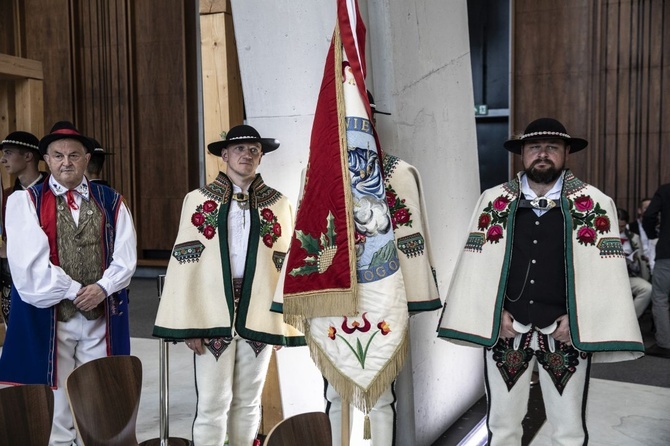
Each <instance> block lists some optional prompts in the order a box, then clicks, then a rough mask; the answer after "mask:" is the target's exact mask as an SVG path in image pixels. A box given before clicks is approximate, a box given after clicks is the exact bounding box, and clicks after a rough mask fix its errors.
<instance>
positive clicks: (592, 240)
mask: <svg viewBox="0 0 670 446" xmlns="http://www.w3.org/2000/svg"><path fill="white" fill-rule="evenodd" d="M597 238H598V235H597V234H596V231H595V230H593V229H592V228H589V227H588V226H582V227H581V228H579V230H578V231H577V240H579V243H581V244H583V245H595V244H596V239H597Z"/></svg>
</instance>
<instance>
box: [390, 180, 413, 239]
mask: <svg viewBox="0 0 670 446" xmlns="http://www.w3.org/2000/svg"><path fill="white" fill-rule="evenodd" d="M386 204H388V207H389V212H390V213H391V221H392V222H393V229H397V228H398V226H409V227H410V228H411V227H412V213H411V212H410V211H409V208H408V207H407V205H406V204H405V200H404V199H400V198H399V197H398V194H397V193H396V191H395V189H393V187H391V185H387V186H386Z"/></svg>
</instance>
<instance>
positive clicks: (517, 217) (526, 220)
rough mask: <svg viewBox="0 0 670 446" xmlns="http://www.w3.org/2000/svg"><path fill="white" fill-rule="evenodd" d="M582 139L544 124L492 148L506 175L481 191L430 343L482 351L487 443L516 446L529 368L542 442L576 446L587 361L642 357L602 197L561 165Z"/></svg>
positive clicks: (614, 230)
mask: <svg viewBox="0 0 670 446" xmlns="http://www.w3.org/2000/svg"><path fill="white" fill-rule="evenodd" d="M586 146H587V142H586V140H584V139H581V138H574V137H571V136H570V135H569V134H568V132H567V131H566V129H565V127H564V126H563V124H561V123H560V122H559V121H557V120H555V119H551V118H541V119H538V120H535V121H533V122H531V123H530V124H529V125H528V127H526V130H525V131H524V133H523V134H521V135H520V136H518V137H516V138H513V139H510V140H508V141H506V142H505V143H504V147H505V148H506V149H507V150H509V151H510V152H513V153H516V154H519V155H521V158H522V161H523V167H524V170H523V171H522V172H520V173H518V174H517V176H516V178H514V179H512V180H510V181H509V182H507V183H504V184H501V185H499V186H496V187H494V188H491V189H489V190H487V191H485V192H484V193H483V194H482V195H481V197H480V199H479V202H478V203H477V205H476V207H475V212H474V214H473V217H472V219H471V224H470V233H469V236H468V239H467V242H466V244H465V248H464V250H463V252H462V253H461V256H460V259H459V262H458V265H457V267H456V270H455V271H454V275H453V277H454V279H453V281H452V283H451V285H450V288H449V291H448V293H447V297H446V303H445V309H444V314H443V317H442V321H441V322H440V327H439V331H438V336H439V337H442V338H445V339H447V340H450V341H452V342H455V343H460V344H466V345H471V346H479V347H484V349H483V353H484V359H485V361H484V364H485V365H484V370H485V384H486V393H487V400H488V419H487V427H488V441H489V444H490V445H494V446H495V445H519V444H521V437H522V434H523V429H522V425H521V422H522V420H523V418H524V416H525V414H526V412H527V408H528V395H529V387H530V381H531V374H532V371H533V367H534V365H535V362H536V361H537V362H538V363H539V365H540V367H539V368H538V369H539V378H540V384H541V387H542V396H543V399H544V405H545V409H546V412H547V419H548V421H549V422H550V423H551V424H552V425H553V428H554V429H553V434H552V441H553V443H554V444H562V445H583V444H586V443H587V442H588V431H587V427H586V399H587V394H588V383H589V371H590V365H591V362H592V361H596V362H614V361H623V360H627V359H635V358H637V357H640V356H642V354H643V351H644V346H643V344H642V337H641V335H640V329H639V325H638V323H637V318H636V316H635V309H634V306H633V298H632V296H631V291H630V285H629V283H628V273H627V270H626V261H625V256H624V252H623V248H622V245H621V239H620V238H619V231H618V225H617V213H616V208H615V206H614V202H613V201H612V199H611V198H609V197H608V196H606V195H605V194H603V193H602V192H601V191H599V190H598V189H596V188H595V187H593V186H591V185H589V184H586V183H584V182H582V181H581V180H579V179H577V178H576V177H575V176H574V175H573V174H572V172H570V170H568V169H567V167H566V163H567V160H568V157H569V156H570V155H571V154H573V153H575V152H578V151H580V150H582V149H584V148H585V147H586Z"/></svg>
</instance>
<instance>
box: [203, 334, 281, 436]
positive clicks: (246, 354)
mask: <svg viewBox="0 0 670 446" xmlns="http://www.w3.org/2000/svg"><path fill="white" fill-rule="evenodd" d="M271 354H272V346H270V345H268V346H265V348H263V350H262V351H261V352H260V353H259V354H258V356H256V353H255V351H254V350H253V348H252V347H251V346H250V345H249V344H247V341H246V340H245V339H242V338H240V337H239V336H235V337H234V338H233V340H232V342H231V343H230V345H229V346H228V347H227V348H226V350H225V351H224V352H223V353H221V356H220V357H219V359H218V361H217V360H216V358H215V357H214V355H213V354H212V353H211V352H210V351H209V350H207V351H206V352H205V354H203V355H195V354H194V356H195V360H194V364H195V385H196V394H197V411H196V415H195V420H194V421H193V445H194V446H222V445H223V444H224V442H225V440H226V434H227V435H228V444H229V445H230V446H251V445H252V444H253V441H254V439H255V438H256V434H257V433H258V426H259V424H260V420H261V394H262V393H263V384H264V383H265V375H266V374H267V370H268V366H269V364H270V356H271Z"/></svg>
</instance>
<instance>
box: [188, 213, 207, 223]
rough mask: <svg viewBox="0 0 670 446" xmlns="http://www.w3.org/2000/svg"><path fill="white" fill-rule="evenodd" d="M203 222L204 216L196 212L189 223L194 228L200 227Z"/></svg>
mask: <svg viewBox="0 0 670 446" xmlns="http://www.w3.org/2000/svg"><path fill="white" fill-rule="evenodd" d="M204 222H205V216H204V215H202V212H196V213H194V214H193V216H192V217H191V223H193V224H194V225H196V226H200V225H201V224H203V223H204Z"/></svg>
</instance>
